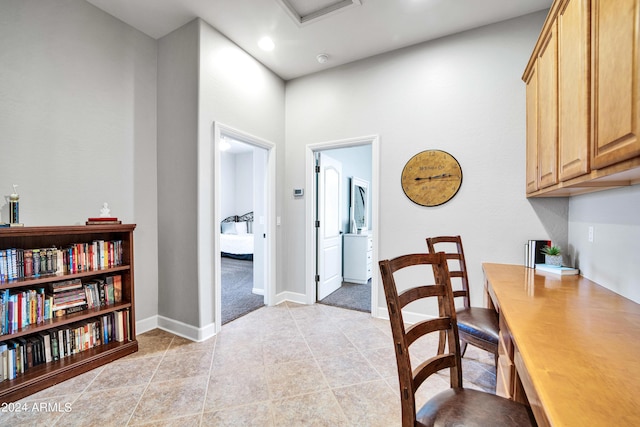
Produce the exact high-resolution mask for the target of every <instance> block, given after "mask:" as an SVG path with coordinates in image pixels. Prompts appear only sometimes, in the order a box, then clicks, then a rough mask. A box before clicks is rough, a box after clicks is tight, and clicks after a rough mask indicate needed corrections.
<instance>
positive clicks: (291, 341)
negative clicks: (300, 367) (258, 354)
mask: <svg viewBox="0 0 640 427" xmlns="http://www.w3.org/2000/svg"><path fill="white" fill-rule="evenodd" d="M262 354H263V356H264V364H265V365H274V364H276V363H286V362H293V361H296V360H309V359H311V358H312V355H311V351H310V350H309V346H308V345H307V343H306V341H305V340H304V338H302V336H300V337H296V338H279V339H275V338H274V339H271V340H268V341H264V342H263V344H262Z"/></svg>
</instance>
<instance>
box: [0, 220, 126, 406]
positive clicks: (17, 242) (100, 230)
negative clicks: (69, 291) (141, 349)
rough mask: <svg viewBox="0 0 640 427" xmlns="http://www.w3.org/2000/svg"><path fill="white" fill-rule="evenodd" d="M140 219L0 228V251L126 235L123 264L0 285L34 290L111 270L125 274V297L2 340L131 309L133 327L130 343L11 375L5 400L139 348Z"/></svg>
mask: <svg viewBox="0 0 640 427" xmlns="http://www.w3.org/2000/svg"><path fill="white" fill-rule="evenodd" d="M135 227H136V226H135V224H104V225H102V224H101V225H82V226H79V225H73V226H52V227H10V228H0V250H4V249H11V248H20V249H32V248H43V247H52V246H55V247H65V246H68V245H72V244H76V243H89V242H92V241H94V240H105V241H106V240H110V241H111V240H121V241H122V265H118V266H115V267H112V268H105V269H97V270H89V271H82V272H79V273H73V274H48V275H42V276H39V277H29V278H25V279H18V280H12V281H5V282H0V290H7V289H21V288H22V289H33V288H36V287H38V286H39V285H44V284H48V283H55V282H60V281H65V280H71V279H83V278H92V277H100V276H108V275H111V274H116V273H117V274H120V275H121V276H122V302H120V303H117V304H112V305H106V306H101V307H97V308H91V309H86V310H83V311H80V312H77V313H72V314H67V315H64V316H60V317H55V318H53V319H48V320H46V321H43V322H40V323H37V324H31V325H28V326H26V327H24V328H20V329H18V330H16V331H14V332H12V333H10V334H5V335H0V341H2V342H7V341H10V340H14V339H22V338H23V337H24V338H26V337H29V336H33V335H34V334H38V333H41V332H45V331H48V330H50V329H53V328H60V327H63V326H65V325H71V324H75V323H76V322H81V321H86V320H89V319H92V318H95V319H99V318H100V317H101V316H104V315H105V314H108V313H113V312H116V311H120V310H126V311H127V313H128V314H129V316H130V318H129V325H130V331H129V334H128V337H129V340H128V341H126V342H110V343H108V344H105V345H100V346H97V347H94V348H91V349H88V350H85V351H83V352H81V353H77V354H74V355H71V356H66V357H63V358H62V359H60V360H57V361H53V362H49V363H45V364H41V365H38V366H35V367H32V368H30V369H27V370H26V371H25V372H24V373H21V374H18V375H17V376H16V378H14V379H11V380H4V381H0V402H3V403H4V402H13V401H16V400H19V399H21V398H23V397H26V396H29V395H31V394H33V393H35V392H37V391H40V390H42V389H45V388H47V387H50V386H52V385H55V384H57V383H59V382H62V381H65V380H67V379H69V378H73V377H74V376H77V375H79V374H82V373H84V372H87V371H89V370H91V369H94V368H96V367H99V366H101V365H104V364H106V363H109V362H111V361H113V360H116V359H118V358H120V357H124V356H126V355H128V354H131V353H134V352H136V351H138V342H137V340H136V328H135V303H134V295H135V292H134V262H133V255H134V250H133V249H134V246H133V231H134V229H135Z"/></svg>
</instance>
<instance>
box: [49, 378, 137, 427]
mask: <svg viewBox="0 0 640 427" xmlns="http://www.w3.org/2000/svg"><path fill="white" fill-rule="evenodd" d="M144 388H145V386H135V387H124V388H116V389H111V390H108V391H102V390H98V391H93V392H91V391H90V392H87V393H83V394H82V396H80V397H79V398H78V400H76V401H75V402H74V403H73V405H72V409H71V411H70V412H68V413H64V414H63V415H62V416H61V417H60V420H59V422H58V424H59V425H63V426H65V427H66V426H87V427H88V426H92V427H93V426H95V427H104V426H123V425H126V424H127V422H128V421H129V417H131V413H132V412H133V410H134V408H135V406H134V405H132V404H131V403H132V402H137V401H138V399H140V396H142V393H143V391H144ZM106 393H108V396H109V398H108V399H105V396H106Z"/></svg>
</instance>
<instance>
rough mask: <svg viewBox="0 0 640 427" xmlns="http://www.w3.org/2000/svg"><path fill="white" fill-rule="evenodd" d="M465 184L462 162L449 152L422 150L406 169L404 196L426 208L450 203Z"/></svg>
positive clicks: (403, 171)
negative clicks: (463, 181)
mask: <svg viewBox="0 0 640 427" xmlns="http://www.w3.org/2000/svg"><path fill="white" fill-rule="evenodd" d="M461 185H462V168H461V167H460V163H458V161H457V160H456V159H455V157H453V156H452V155H451V154H449V153H447V152H445V151H441V150H426V151H422V152H420V153H418V154H416V155H415V156H413V157H412V158H411V159H409V161H408V162H407V164H406V165H405V166H404V169H403V170H402V189H403V190H404V194H406V195H407V197H408V198H409V199H411V200H412V201H413V202H414V203H417V204H419V205H422V206H438V205H441V204H443V203H446V202H448V201H449V200H451V198H452V197H453V196H455V195H456V193H457V192H458V190H459V189H460V186H461Z"/></svg>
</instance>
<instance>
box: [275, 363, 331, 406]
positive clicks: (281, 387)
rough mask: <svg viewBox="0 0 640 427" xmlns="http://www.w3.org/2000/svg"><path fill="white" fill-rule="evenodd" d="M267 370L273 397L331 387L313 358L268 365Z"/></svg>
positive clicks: (277, 397)
mask: <svg viewBox="0 0 640 427" xmlns="http://www.w3.org/2000/svg"><path fill="white" fill-rule="evenodd" d="M265 372H266V375H267V381H268V384H269V391H270V393H271V397H272V398H273V399H279V398H283V397H289V396H295V395H298V394H303V393H310V392H314V391H320V390H325V389H328V388H329V386H328V385H327V382H326V380H325V379H324V375H323V374H322V371H321V370H320V368H319V367H318V364H317V363H316V361H315V360H313V359H311V360H301V361H296V362H289V363H279V364H277V365H270V366H266V370H265Z"/></svg>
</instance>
